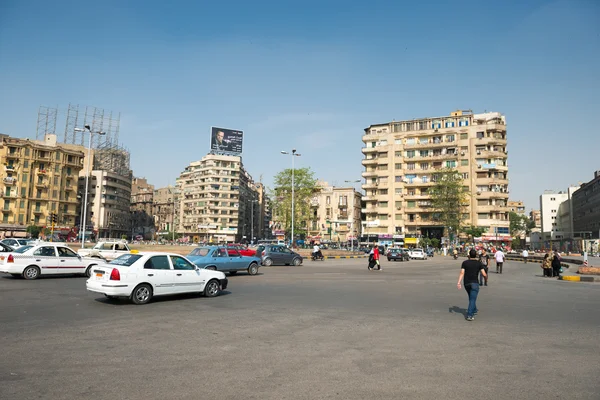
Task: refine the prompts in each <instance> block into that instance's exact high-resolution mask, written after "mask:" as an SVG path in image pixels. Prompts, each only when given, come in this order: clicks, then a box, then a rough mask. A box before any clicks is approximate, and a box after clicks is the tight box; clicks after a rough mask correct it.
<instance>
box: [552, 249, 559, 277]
mask: <svg viewBox="0 0 600 400" xmlns="http://www.w3.org/2000/svg"><path fill="white" fill-rule="evenodd" d="M560 261H561V257H560V254H558V251H556V250H555V251H554V254H553V255H552V276H556V277H560V268H561V263H560Z"/></svg>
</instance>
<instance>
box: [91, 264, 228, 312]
mask: <svg viewBox="0 0 600 400" xmlns="http://www.w3.org/2000/svg"><path fill="white" fill-rule="evenodd" d="M86 288H87V290H88V291H90V292H94V293H101V294H103V295H105V296H106V297H108V298H118V297H126V298H129V299H130V300H131V301H132V302H133V303H135V304H146V303H148V302H149V301H150V300H152V298H153V297H154V296H163V295H171V294H179V293H194V292H198V293H202V294H204V296H206V297H215V296H217V295H219V294H220V293H221V291H223V290H225V289H226V288H227V278H226V277H225V274H224V273H223V272H220V271H211V270H208V269H203V268H198V267H197V266H195V265H194V264H193V263H192V262H191V261H189V260H188V259H186V258H185V257H183V256H181V255H179V254H171V253H158V252H157V253H130V254H123V255H121V256H120V257H117V258H116V259H114V260H113V261H111V262H109V263H103V264H101V265H98V266H95V267H94V268H93V269H92V275H91V277H90V278H89V279H88V280H87V281H86Z"/></svg>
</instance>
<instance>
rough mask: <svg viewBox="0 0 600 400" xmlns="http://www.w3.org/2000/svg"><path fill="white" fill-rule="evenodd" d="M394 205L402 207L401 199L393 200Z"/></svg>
mask: <svg viewBox="0 0 600 400" xmlns="http://www.w3.org/2000/svg"><path fill="white" fill-rule="evenodd" d="M394 205H395V206H396V208H401V207H402V201H401V200H396V201H395V202H394Z"/></svg>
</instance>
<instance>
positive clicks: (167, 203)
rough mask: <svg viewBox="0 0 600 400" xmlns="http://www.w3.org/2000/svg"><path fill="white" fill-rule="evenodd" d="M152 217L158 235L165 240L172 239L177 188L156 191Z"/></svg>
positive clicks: (171, 187)
mask: <svg viewBox="0 0 600 400" xmlns="http://www.w3.org/2000/svg"><path fill="white" fill-rule="evenodd" d="M152 215H153V216H154V225H155V226H156V230H157V234H158V235H159V236H163V238H164V239H167V240H169V239H171V238H170V237H169V235H168V234H169V233H172V232H173V229H174V220H175V187H173V186H167V187H164V188H159V189H156V190H155V191H154V196H153V211H152Z"/></svg>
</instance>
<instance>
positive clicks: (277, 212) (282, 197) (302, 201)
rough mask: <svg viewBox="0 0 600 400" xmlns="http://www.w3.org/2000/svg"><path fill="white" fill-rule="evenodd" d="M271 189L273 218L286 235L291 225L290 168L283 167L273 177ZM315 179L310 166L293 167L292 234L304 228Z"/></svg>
mask: <svg viewBox="0 0 600 400" xmlns="http://www.w3.org/2000/svg"><path fill="white" fill-rule="evenodd" d="M273 183H274V186H275V188H274V189H273V190H271V198H272V199H273V203H272V204H273V208H272V209H273V216H274V219H275V220H276V221H278V222H280V223H281V224H282V227H283V229H284V230H285V232H286V235H289V234H290V233H291V226H292V169H291V168H288V169H284V170H283V171H281V172H279V173H278V174H277V175H275V178H274V179H273ZM318 190H319V188H318V187H317V180H316V179H315V177H314V172H313V171H311V169H310V168H296V169H294V234H295V235H297V234H298V233H301V231H302V230H305V229H306V224H303V223H302V222H303V221H304V222H306V216H307V215H309V214H310V213H309V211H310V199H311V197H312V196H313V194H314V193H315V192H316V191H318Z"/></svg>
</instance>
